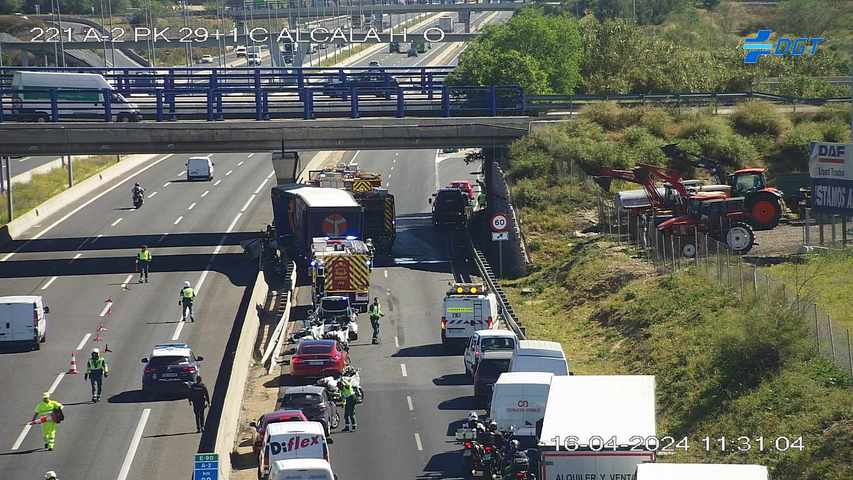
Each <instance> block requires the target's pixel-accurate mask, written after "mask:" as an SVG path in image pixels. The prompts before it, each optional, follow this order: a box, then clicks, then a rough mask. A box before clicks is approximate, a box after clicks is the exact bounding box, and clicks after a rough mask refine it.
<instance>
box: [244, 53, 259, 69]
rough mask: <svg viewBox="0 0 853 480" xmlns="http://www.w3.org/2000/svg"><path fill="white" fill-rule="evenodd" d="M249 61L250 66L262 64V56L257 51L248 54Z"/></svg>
mask: <svg viewBox="0 0 853 480" xmlns="http://www.w3.org/2000/svg"><path fill="white" fill-rule="evenodd" d="M246 60H247V63H248V64H249V65H250V66H260V65H261V57H260V56H259V55H258V54H257V53H250V54H248V55H247V56H246Z"/></svg>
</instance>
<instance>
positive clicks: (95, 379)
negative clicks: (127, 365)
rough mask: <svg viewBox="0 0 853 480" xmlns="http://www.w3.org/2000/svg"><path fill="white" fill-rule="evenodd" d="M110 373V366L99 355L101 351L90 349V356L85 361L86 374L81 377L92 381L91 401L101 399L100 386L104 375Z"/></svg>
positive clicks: (106, 375)
mask: <svg viewBox="0 0 853 480" xmlns="http://www.w3.org/2000/svg"><path fill="white" fill-rule="evenodd" d="M109 375H110V367H109V366H108V365H107V359H105V358H104V357H102V356H101V351H100V350H98V349H97V348H93V349H92V357H91V358H90V359H89V361H88V362H86V374H85V375H83V378H84V379H86V380H89V381H91V382H92V401H93V402H97V401H98V400H100V399H101V386H102V385H103V381H104V377H108V376H109Z"/></svg>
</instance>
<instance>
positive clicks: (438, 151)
mask: <svg viewBox="0 0 853 480" xmlns="http://www.w3.org/2000/svg"><path fill="white" fill-rule="evenodd" d="M440 152H441V150H436V151H435V172H434V175H435V188H434V189H433V190H435V191H438V162H440V161H441V160H439V159H438V155H439V153H440Z"/></svg>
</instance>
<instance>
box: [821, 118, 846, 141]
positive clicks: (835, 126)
mask: <svg viewBox="0 0 853 480" xmlns="http://www.w3.org/2000/svg"><path fill="white" fill-rule="evenodd" d="M822 126H823V141H825V142H837V143H847V142H848V141H849V140H850V127H849V126H848V124H847V123H843V122H836V121H833V122H825V123H823V124H822Z"/></svg>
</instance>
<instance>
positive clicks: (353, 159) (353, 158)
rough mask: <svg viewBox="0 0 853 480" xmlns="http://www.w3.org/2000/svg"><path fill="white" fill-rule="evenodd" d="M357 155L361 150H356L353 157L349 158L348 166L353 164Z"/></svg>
mask: <svg viewBox="0 0 853 480" xmlns="http://www.w3.org/2000/svg"><path fill="white" fill-rule="evenodd" d="M359 153H361V150H358V151H356V152H355V155H353V156H352V158H351V159H350V161H349V164H350V165H352V164H353V163H355V159H356V157H358V154H359Z"/></svg>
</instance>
